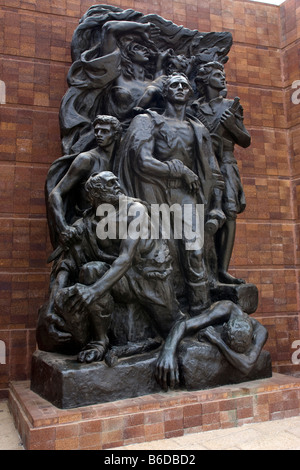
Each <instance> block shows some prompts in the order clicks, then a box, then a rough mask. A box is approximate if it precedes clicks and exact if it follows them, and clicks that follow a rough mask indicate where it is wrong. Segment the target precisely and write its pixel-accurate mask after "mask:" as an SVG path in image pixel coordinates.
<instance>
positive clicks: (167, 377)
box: [155, 350, 179, 391]
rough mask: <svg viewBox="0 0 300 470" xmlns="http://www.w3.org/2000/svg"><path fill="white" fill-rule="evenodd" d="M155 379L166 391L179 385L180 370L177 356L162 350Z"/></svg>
mask: <svg viewBox="0 0 300 470" xmlns="http://www.w3.org/2000/svg"><path fill="white" fill-rule="evenodd" d="M155 378H156V381H157V383H158V384H159V385H160V386H161V388H162V389H163V390H165V391H167V390H168V387H170V388H171V389H173V388H175V387H176V385H179V369H178V362H177V359H176V358H175V355H174V354H172V353H170V352H168V351H164V350H162V352H161V354H160V356H159V358H158V360H157V364H156V371H155Z"/></svg>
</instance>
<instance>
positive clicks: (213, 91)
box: [192, 62, 251, 284]
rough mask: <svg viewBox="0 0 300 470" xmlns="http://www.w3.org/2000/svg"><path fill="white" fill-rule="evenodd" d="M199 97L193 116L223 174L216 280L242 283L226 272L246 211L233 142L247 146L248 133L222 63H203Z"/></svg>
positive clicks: (248, 141) (199, 76) (217, 239)
mask: <svg viewBox="0 0 300 470" xmlns="http://www.w3.org/2000/svg"><path fill="white" fill-rule="evenodd" d="M195 81H196V83H197V86H198V88H199V93H200V98H199V100H198V101H196V102H195V103H193V105H192V108H193V109H194V112H195V116H196V117H197V118H198V119H199V120H200V121H201V122H203V123H204V125H205V126H206V127H207V128H208V130H209V131H210V133H211V137H212V140H213V142H214V146H215V151H216V155H217V158H218V162H219V165H220V170H221V172H222V175H223V177H224V182H225V188H224V191H223V201H222V208H223V211H224V213H225V215H226V222H225V223H224V225H223V226H222V227H221V228H220V230H218V232H217V234H216V250H217V258H218V280H219V281H220V282H222V283H225V284H240V283H244V281H243V280H242V279H237V278H235V277H233V276H231V275H230V274H229V273H228V266H229V262H230V258H231V254H232V250H233V245H234V239H235V230H236V218H237V214H240V213H241V212H243V211H244V210H245V207H246V201H245V195H244V191H243V188H242V183H241V178H240V174H239V170H238V166H237V161H236V159H235V158H234V146H235V144H237V145H239V146H241V147H244V148H246V147H248V146H249V145H250V141H251V138H250V135H249V133H248V131H247V130H246V128H245V126H244V124H243V108H242V107H241V105H240V103H239V99H238V98H235V100H229V99H226V94H227V89H226V77H225V73H224V66H223V65H222V64H220V63H219V62H210V63H207V64H205V65H203V66H202V67H201V68H200V69H199V72H198V76H197V77H196V79H195Z"/></svg>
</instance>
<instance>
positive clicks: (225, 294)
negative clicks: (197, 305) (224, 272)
mask: <svg viewBox="0 0 300 470" xmlns="http://www.w3.org/2000/svg"><path fill="white" fill-rule="evenodd" d="M211 299H212V301H213V302H217V301H218V300H231V301H232V302H234V303H236V304H238V305H239V306H240V307H241V309H242V310H243V311H244V312H245V313H248V314H251V313H254V312H255V311H256V309H257V306H258V289H257V287H256V286H255V285H254V284H239V285H236V284H219V285H218V286H217V287H214V288H212V289H211Z"/></svg>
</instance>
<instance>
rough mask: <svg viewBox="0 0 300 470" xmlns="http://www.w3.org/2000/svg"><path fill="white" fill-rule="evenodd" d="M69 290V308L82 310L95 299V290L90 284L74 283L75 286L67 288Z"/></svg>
mask: <svg viewBox="0 0 300 470" xmlns="http://www.w3.org/2000/svg"><path fill="white" fill-rule="evenodd" d="M65 290H66V291H67V295H68V297H69V299H68V308H69V309H73V310H74V311H77V312H78V311H82V310H85V309H87V308H88V307H89V305H90V304H91V302H92V301H93V300H94V299H95V292H94V291H93V289H92V288H91V287H90V286H85V285H84V284H79V283H77V284H74V286H71V287H68V288H67V289H65Z"/></svg>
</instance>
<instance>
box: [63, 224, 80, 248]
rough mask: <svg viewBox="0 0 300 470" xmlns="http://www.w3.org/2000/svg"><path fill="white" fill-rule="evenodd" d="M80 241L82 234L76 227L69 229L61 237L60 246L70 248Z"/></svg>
mask: <svg viewBox="0 0 300 470" xmlns="http://www.w3.org/2000/svg"><path fill="white" fill-rule="evenodd" d="M78 240H80V233H79V232H78V230H77V228H76V227H70V226H69V227H67V229H66V230H65V231H63V232H62V233H61V234H60V236H59V242H60V245H62V246H64V247H70V246H72V245H73V244H74V243H75V242H76V241H78Z"/></svg>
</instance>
